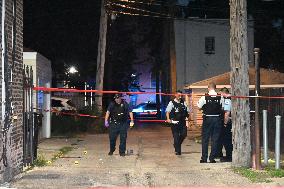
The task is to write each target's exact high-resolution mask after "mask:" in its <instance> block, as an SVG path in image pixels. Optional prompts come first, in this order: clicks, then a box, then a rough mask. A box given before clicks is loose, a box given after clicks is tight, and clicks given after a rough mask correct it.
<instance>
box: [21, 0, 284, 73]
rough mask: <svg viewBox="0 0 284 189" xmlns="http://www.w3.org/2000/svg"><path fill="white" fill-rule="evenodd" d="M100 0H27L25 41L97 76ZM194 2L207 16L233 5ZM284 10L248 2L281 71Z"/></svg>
mask: <svg viewBox="0 0 284 189" xmlns="http://www.w3.org/2000/svg"><path fill="white" fill-rule="evenodd" d="M141 1H142V0H141ZM144 2H145V1H144ZM155 2H162V1H155ZM226 2H227V1H226ZM100 3H101V1H100V0H83V1H82V0H24V46H25V47H26V48H30V49H33V50H35V51H37V52H39V53H41V54H42V55H44V56H46V57H47V58H48V59H50V60H51V61H52V66H53V70H62V69H63V67H62V65H63V64H64V63H65V64H68V65H77V67H78V69H81V70H85V71H86V70H89V72H88V73H87V72H86V73H85V75H88V74H89V75H92V72H95V70H96V69H95V68H96V58H97V46H98V32H99V20H100ZM190 5H191V6H192V7H193V9H192V10H194V11H193V12H196V14H198V15H199V16H200V15H201V16H202V14H204V13H205V12H207V13H206V14H207V16H208V17H210V15H211V17H218V16H220V17H226V16H228V14H227V13H228V10H229V5H228V2H227V3H224V0H214V1H213V0H196V1H191V4H190ZM194 6H195V7H194ZM283 9H284V1H282V0H275V1H260V0H249V1H248V11H249V14H250V15H253V18H254V20H255V46H256V47H260V48H261V52H262V54H261V66H262V67H270V68H276V69H278V70H280V71H284V53H283V51H284V32H283V18H284V16H283V15H284V13H283ZM210 11H211V12H210ZM191 16H195V15H191ZM94 75H95V74H93V76H94Z"/></svg>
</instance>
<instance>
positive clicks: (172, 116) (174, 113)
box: [166, 91, 189, 155]
mask: <svg viewBox="0 0 284 189" xmlns="http://www.w3.org/2000/svg"><path fill="white" fill-rule="evenodd" d="M188 116H189V108H188V106H187V104H186V102H185V101H184V100H183V99H182V92H181V91H177V93H176V94H175V99H174V100H171V101H170V102H169V104H168V106H167V109H166V118H167V120H166V121H167V122H168V123H171V129H172V134H173V138H174V148H175V154H176V155H181V144H182V143H183V141H184V139H185V138H186V136H187V127H186V120H185V119H186V118H187V117H188Z"/></svg>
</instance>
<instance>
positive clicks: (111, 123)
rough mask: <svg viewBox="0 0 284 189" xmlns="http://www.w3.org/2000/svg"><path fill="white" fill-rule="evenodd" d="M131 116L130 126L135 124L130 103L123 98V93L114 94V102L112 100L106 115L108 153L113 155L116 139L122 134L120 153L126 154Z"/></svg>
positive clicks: (121, 154)
mask: <svg viewBox="0 0 284 189" xmlns="http://www.w3.org/2000/svg"><path fill="white" fill-rule="evenodd" d="M128 115H129V117H130V127H133V126H134V121H133V114H132V111H131V109H130V107H129V105H128V104H127V103H126V102H125V101H124V100H122V96H121V94H115V95H114V102H111V103H110V104H109V106H108V108H107V112H106V115H105V126H106V127H109V142H110V150H109V153H108V155H113V152H114V151H115V146H116V139H117V137H118V135H120V145H119V155H120V156H125V150H126V139H127V130H128V128H129V125H128Z"/></svg>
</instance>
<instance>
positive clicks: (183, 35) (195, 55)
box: [175, 20, 254, 89]
mask: <svg viewBox="0 0 284 189" xmlns="http://www.w3.org/2000/svg"><path fill="white" fill-rule="evenodd" d="M229 29H230V28H229V22H228V20H196V21H192V20H185V21H184V20H183V21H181V20H177V21H175V47H176V67H177V88H178V89H183V87H184V86H185V85H186V84H188V83H194V82H197V81H200V80H204V79H206V78H209V77H212V76H215V75H219V74H222V73H225V72H227V71H230V30H229ZM205 37H214V38H215V53H214V54H205ZM253 41H254V39H253V24H252V23H251V22H249V27H248V46H249V62H252V61H253Z"/></svg>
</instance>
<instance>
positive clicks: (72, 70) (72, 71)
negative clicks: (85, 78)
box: [68, 66, 78, 74]
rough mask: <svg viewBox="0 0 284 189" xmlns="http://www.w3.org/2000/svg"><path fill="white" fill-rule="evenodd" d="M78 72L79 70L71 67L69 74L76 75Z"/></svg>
mask: <svg viewBox="0 0 284 189" xmlns="http://www.w3.org/2000/svg"><path fill="white" fill-rule="evenodd" d="M77 72H78V70H77V69H76V68H75V67H74V66H71V67H70V68H69V69H68V73H70V74H74V73H77Z"/></svg>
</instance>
